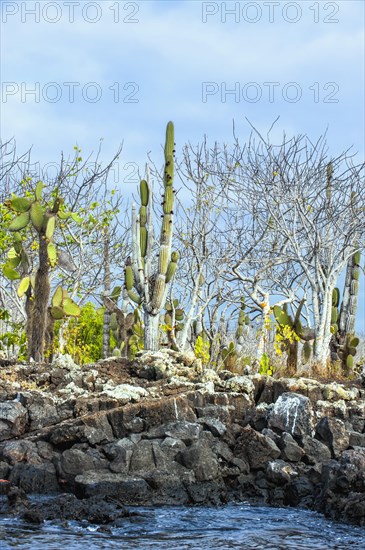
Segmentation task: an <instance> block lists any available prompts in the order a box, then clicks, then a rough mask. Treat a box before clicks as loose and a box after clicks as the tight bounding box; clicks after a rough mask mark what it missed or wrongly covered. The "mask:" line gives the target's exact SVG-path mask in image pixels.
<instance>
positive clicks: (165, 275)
mask: <svg viewBox="0 0 365 550" xmlns="http://www.w3.org/2000/svg"><path fill="white" fill-rule="evenodd" d="M174 146H175V144H174V125H173V123H172V122H169V123H168V124H167V128H166V141H165V168H164V179H163V184H164V195H163V203H162V207H163V214H162V224H161V233H160V241H159V254H158V260H157V261H156V262H155V265H154V264H153V231H152V199H153V198H152V191H151V188H150V186H149V182H148V181H147V180H142V181H141V183H140V198H141V206H140V208H139V213H138V215H137V212H136V208H135V207H133V208H132V250H133V252H132V259H131V261H127V263H126V267H125V287H126V289H127V291H128V295H129V297H130V299H131V300H133V301H134V302H136V303H137V304H141V305H142V308H143V312H144V325H145V330H144V347H145V349H146V350H154V351H156V350H158V347H159V338H158V335H159V317H160V313H161V311H162V309H163V307H164V305H165V302H166V298H167V293H168V288H169V283H170V282H171V280H172V278H173V277H174V275H175V271H176V267H177V262H178V258H179V255H178V253H177V252H172V251H171V245H172V233H173V208H174V189H173V180H174V153H175V150H174Z"/></svg>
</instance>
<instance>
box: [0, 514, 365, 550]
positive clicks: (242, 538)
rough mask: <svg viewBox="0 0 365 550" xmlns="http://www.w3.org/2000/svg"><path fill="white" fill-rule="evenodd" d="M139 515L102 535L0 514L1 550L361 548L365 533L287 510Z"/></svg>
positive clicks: (78, 526)
mask: <svg viewBox="0 0 365 550" xmlns="http://www.w3.org/2000/svg"><path fill="white" fill-rule="evenodd" d="M130 510H135V511H137V512H139V513H140V514H141V515H139V516H132V517H130V518H125V519H123V520H122V523H121V525H122V527H118V528H117V527H111V528H107V529H109V532H107V531H106V532H105V531H104V532H103V531H102V530H101V529H105V528H104V527H102V528H100V527H99V526H96V525H90V524H86V523H85V524H83V523H80V522H68V523H67V525H61V524H57V523H56V522H45V523H44V524H43V525H41V526H33V525H29V524H27V523H25V522H22V521H19V520H15V519H14V518H4V517H1V516H0V548H1V550H5V549H8V548H18V547H19V548H22V549H33V550H38V549H40V548H44V549H46V550H48V549H54V550H56V549H57V550H59V549H64V548H67V550H76V549H78V550H79V549H80V548H83V547H84V546H85V545H87V546H88V548H89V549H90V550H91V549H99V548H105V549H108V550H109V549H113V548H115V549H122V550H124V549H128V550H129V549H134V548H135V549H137V548H138V550H145V549H169V550H187V549H192V550H193V549H194V550H197V549H198V550H216V549H230V548H242V549H250V548H252V549H255V550H258V549H265V550H281V549H285V548H291V549H293V550H304V549H306V550H307V549H311V550H322V549H323V550H329V549H334V548H336V549H346V550H347V549H349V548H350V549H352V548H361V549H362V550H363V549H364V548H365V529H363V528H360V527H352V526H348V525H344V524H341V523H335V522H332V521H329V520H327V519H325V518H324V517H323V516H321V515H320V514H316V513H314V512H309V511H306V510H294V509H291V508H289V509H288V508H266V507H255V506H250V505H246V504H245V505H227V506H224V507H221V508H207V507H201V508H187V507H164V508H130Z"/></svg>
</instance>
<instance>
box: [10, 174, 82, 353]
mask: <svg viewBox="0 0 365 550" xmlns="http://www.w3.org/2000/svg"><path fill="white" fill-rule="evenodd" d="M42 191H43V183H42V182H41V181H39V182H38V183H37V185H36V187H35V190H34V196H33V197H30V196H26V197H17V196H13V197H11V198H10V199H9V200H7V201H6V202H5V205H6V206H7V208H8V209H9V210H10V211H11V212H13V213H14V214H15V217H14V218H13V220H12V221H11V223H10V225H9V227H8V229H9V231H10V232H11V233H12V234H13V236H14V241H13V246H12V248H11V249H10V250H9V252H8V260H7V262H6V263H5V265H4V266H3V274H4V275H5V276H6V277H7V278H8V279H10V280H17V279H21V281H20V284H19V287H18V295H19V296H20V297H21V296H23V295H25V296H26V312H27V316H28V322H27V335H28V357H29V359H30V358H33V359H34V360H36V361H42V360H43V356H44V346H45V338H46V332H47V323H48V321H47V319H48V316H49V311H48V300H49V297H50V291H51V287H50V280H49V275H50V271H51V269H52V268H53V267H55V266H56V265H57V262H58V252H57V247H56V245H55V243H54V241H53V235H54V231H55V228H56V224H57V221H58V220H65V219H67V218H69V217H70V216H74V214H71V213H70V212H65V211H64V210H62V208H61V207H62V204H63V199H62V198H61V197H56V198H55V199H54V200H53V203H52V205H51V206H50V205H48V204H45V203H44V201H42ZM34 230H35V231H36V234H37V237H38V269H37V271H36V275H35V277H32V276H31V274H30V273H29V257H28V255H27V252H26V247H25V241H26V239H27V237H29V236H31V235H32V231H34ZM33 234H34V233H33ZM22 275H23V278H22ZM68 300H70V299H69V298H68V297H67V299H66V302H65V303H62V307H63V305H65V304H66V305H65V308H66V310H67V308H68V306H69V305H70V304H71V302H70V301H68ZM54 307H55V306H53V307H52V308H51V310H50V312H51V315H53V314H52V311H53V312H54V311H58V314H60V310H58V309H57V307H58V306H56V309H54ZM71 310H72V311H73V312H75V311H76V315H77V314H78V312H77V310H76V309H74V308H73V306H72V308H71V309H70V311H71ZM63 312H64V313H65V314H66V315H69V313H67V311H65V310H63ZM71 314H73V313H71ZM54 318H57V317H53V319H54ZM58 318H59V317H58Z"/></svg>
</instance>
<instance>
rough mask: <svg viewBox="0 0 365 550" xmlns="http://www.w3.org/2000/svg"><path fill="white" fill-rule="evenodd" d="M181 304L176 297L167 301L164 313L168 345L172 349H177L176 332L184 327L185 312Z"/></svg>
mask: <svg viewBox="0 0 365 550" xmlns="http://www.w3.org/2000/svg"><path fill="white" fill-rule="evenodd" d="M178 306H179V300H177V299H175V300H173V301H172V302H166V304H165V309H166V312H165V315H164V322H165V324H164V326H163V328H164V331H165V332H166V334H167V340H168V345H169V346H170V348H171V349H174V350H177V349H178V346H177V342H176V334H177V333H178V332H181V331H182V330H183V328H184V323H183V321H184V318H185V312H184V310H183V309H182V308H181V307H178Z"/></svg>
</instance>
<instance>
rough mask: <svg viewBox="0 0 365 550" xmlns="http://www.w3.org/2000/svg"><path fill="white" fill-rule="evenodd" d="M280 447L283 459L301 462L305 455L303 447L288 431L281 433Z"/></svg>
mask: <svg viewBox="0 0 365 550" xmlns="http://www.w3.org/2000/svg"><path fill="white" fill-rule="evenodd" d="M278 447H279V449H281V458H282V459H283V460H289V461H290V462H299V461H300V460H301V459H302V457H303V455H304V451H303V449H302V448H301V447H299V445H298V443H297V442H296V441H295V439H294V438H293V437H292V436H291V435H290V434H288V433H287V432H283V433H282V434H281V438H280V441H279V443H278Z"/></svg>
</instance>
